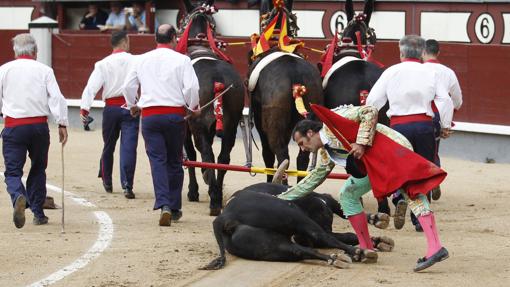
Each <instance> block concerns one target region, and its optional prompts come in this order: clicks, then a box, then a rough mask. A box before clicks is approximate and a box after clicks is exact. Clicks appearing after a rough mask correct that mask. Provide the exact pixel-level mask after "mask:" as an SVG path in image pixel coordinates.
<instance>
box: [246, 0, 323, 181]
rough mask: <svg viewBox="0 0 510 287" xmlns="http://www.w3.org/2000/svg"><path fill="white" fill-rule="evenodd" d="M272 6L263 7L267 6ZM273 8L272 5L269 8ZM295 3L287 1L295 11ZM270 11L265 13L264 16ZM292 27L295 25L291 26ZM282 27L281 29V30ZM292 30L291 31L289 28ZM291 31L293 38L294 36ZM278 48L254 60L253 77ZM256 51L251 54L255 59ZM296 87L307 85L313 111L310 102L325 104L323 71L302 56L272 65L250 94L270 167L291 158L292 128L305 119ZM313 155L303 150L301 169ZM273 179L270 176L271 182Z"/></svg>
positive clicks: (271, 63)
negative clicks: (297, 99)
mask: <svg viewBox="0 0 510 287" xmlns="http://www.w3.org/2000/svg"><path fill="white" fill-rule="evenodd" d="M267 6H268V5H263V7H267ZM269 6H270V7H269V8H272V7H271V6H272V5H269ZM291 8H292V1H287V3H286V9H287V10H288V11H291ZM268 12H270V11H269V10H262V11H261V15H262V14H266V13H268ZM288 27H291V25H288ZM277 28H278V27H277ZM289 30H290V29H289ZM291 32H292V31H291ZM291 32H289V33H288V34H289V35H292V34H291ZM277 52H279V51H278V49H276V48H274V49H271V50H269V51H267V52H265V53H263V54H261V55H259V56H258V57H257V58H256V59H255V60H254V61H251V60H250V68H249V75H248V77H250V76H251V75H252V73H253V71H254V70H255V68H256V67H257V65H258V64H259V63H260V62H261V61H262V60H263V59H264V58H265V57H271V55H272V54H273V53H277ZM251 55H252V52H250V59H251ZM294 85H304V86H305V87H306V89H307V93H306V94H305V95H304V96H303V100H304V103H305V106H306V108H307V110H308V111H310V106H309V104H310V103H316V104H322V101H323V100H322V87H321V79H320V74H319V71H318V70H317V68H316V67H314V66H313V65H311V64H310V63H308V62H307V61H306V60H304V59H303V58H300V57H294V56H291V55H285V56H282V57H279V58H277V59H275V60H274V61H272V62H270V63H269V64H268V65H267V66H266V67H265V68H264V69H263V70H262V71H261V72H260V75H259V77H258V81H257V83H256V86H255V87H254V89H253V90H251V91H250V96H251V110H252V112H253V116H254V122H255V126H256V128H257V131H258V133H259V135H260V140H261V144H262V156H263V158H264V163H265V165H266V167H273V166H274V164H275V156H276V159H277V160H278V165H280V164H281V163H282V162H283V161H284V160H285V159H289V150H288V144H289V141H290V138H291V133H292V129H293V128H294V126H295V125H296V123H297V122H298V121H299V120H301V119H303V116H301V115H300V114H299V113H298V111H297V110H296V107H295V104H294V99H293V93H292V89H293V86H294ZM308 162H309V153H308V152H303V151H299V154H298V156H297V167H298V169H300V170H304V169H306V167H307V165H308ZM271 178H272V176H268V181H271Z"/></svg>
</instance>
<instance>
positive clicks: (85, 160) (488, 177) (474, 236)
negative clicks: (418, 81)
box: [0, 129, 510, 287]
mask: <svg viewBox="0 0 510 287" xmlns="http://www.w3.org/2000/svg"><path fill="white" fill-rule="evenodd" d="M57 138H58V137H57V134H56V132H55V129H53V130H52V146H51V148H50V155H49V166H48V170H47V174H48V183H49V184H53V185H56V186H59V185H60V182H61V175H60V174H61V173H60V169H61V165H60V145H58V144H57ZM101 147H102V140H101V133H100V130H96V131H93V132H84V131H80V130H71V131H70V140H69V143H68V145H67V146H66V149H65V157H66V161H65V167H66V168H65V172H66V178H65V180H66V186H65V189H66V190H67V191H70V192H72V193H74V194H75V195H76V196H79V197H82V198H84V199H86V200H88V201H90V202H91V203H92V204H94V205H95V207H94V206H92V207H91V206H83V205H79V204H77V203H76V202H74V201H73V200H71V199H70V198H67V199H66V233H65V234H61V233H60V231H61V226H60V214H61V210H60V209H57V210H50V211H47V215H48V216H49V218H50V223H49V224H48V225H46V226H34V225H32V214H31V212H30V211H27V224H26V225H25V227H24V228H23V229H20V230H18V229H16V228H15V227H14V225H13V223H12V208H11V204H10V199H9V196H8V194H7V193H6V192H5V185H4V184H0V190H2V196H1V197H0V218H1V220H0V238H1V240H0V254H1V257H0V258H1V260H2V262H3V266H2V267H1V268H0V286H26V285H29V284H31V283H33V282H36V281H39V280H41V279H43V278H45V277H47V276H48V275H50V274H52V273H54V272H56V271H58V270H61V269H62V268H64V267H65V266H67V265H69V264H71V263H73V262H74V261H75V260H77V259H78V258H79V257H80V256H82V255H83V254H85V253H87V251H88V250H89V248H91V247H92V246H93V245H94V244H95V243H96V239H97V238H98V232H99V230H100V225H99V224H98V219H97V218H96V216H95V213H94V212H97V211H104V212H106V213H107V214H108V215H109V217H110V218H111V220H112V221H113V229H114V232H113V240H112V241H111V244H110V245H109V246H108V247H107V248H106V250H105V251H104V252H102V253H97V254H95V255H94V256H97V257H96V258H95V259H93V260H91V261H90V262H89V263H88V264H87V265H85V266H84V267H83V268H81V269H79V270H77V271H76V272H74V273H72V274H70V275H68V276H65V277H64V278H63V279H62V280H60V281H58V282H56V283H55V284H53V286H75V287H78V286H95V287H99V286H101V287H106V286H172V287H173V286H357V287H362V286H406V287H412V286H427V287H431V286H462V287H467V286H484V287H488V286H510V263H509V258H510V231H509V230H510V211H509V208H508V202H509V201H510V187H509V185H508V183H509V182H510V181H509V179H508V176H509V174H510V165H503V164H483V163H473V162H466V161H460V160H455V159H448V158H444V159H443V163H444V167H445V169H446V170H447V171H448V172H449V176H448V178H447V180H446V182H445V183H444V184H443V186H442V187H443V196H442V198H441V199H440V200H439V201H438V202H434V203H433V209H434V210H435V211H436V216H437V220H438V227H439V229H440V235H441V237H442V238H441V239H442V242H443V243H444V245H445V246H446V247H447V248H448V249H449V251H450V258H449V259H448V260H447V261H445V262H442V263H440V264H437V265H436V266H434V267H432V268H430V269H429V270H427V271H426V272H423V273H420V274H416V273H413V272H412V267H413V266H414V263H415V262H416V259H417V258H418V257H421V256H423V255H424V252H425V248H426V244H425V238H424V237H423V236H422V234H419V233H416V232H415V231H414V229H413V226H412V225H411V224H410V223H409V222H407V224H406V226H405V227H404V228H403V229H402V230H400V231H396V230H394V229H393V227H392V226H390V227H389V228H388V229H387V230H384V231H381V230H377V229H373V228H372V229H371V232H372V234H373V235H378V234H384V235H388V236H391V237H392V238H393V239H395V241H396V248H395V250H394V252H391V253H381V254H380V255H379V262H378V263H377V264H375V265H366V264H353V265H352V266H351V268H350V269H346V270H339V269H334V268H332V267H329V266H326V265H325V264H323V263H321V262H312V261H309V262H303V263H269V262H255V261H247V260H244V259H240V258H236V257H234V256H229V257H228V261H227V266H226V268H225V269H223V270H220V271H200V270H198V268H199V267H200V266H203V265H205V264H206V263H208V262H209V261H210V260H212V259H213V258H214V257H215V256H216V255H217V253H218V249H217V245H216V242H215V240H214V236H213V233H212V228H211V222H212V220H213V218H212V217H210V216H208V197H207V188H206V186H205V184H204V183H203V181H201V180H200V182H199V184H200V193H201V196H200V199H201V202H200V203H188V202H187V201H186V200H184V201H183V205H184V207H183V212H184V216H183V218H182V220H181V221H180V222H177V223H175V222H174V223H172V224H173V225H172V227H170V228H162V227H159V226H158V224H157V223H158V218H159V212H158V211H153V210H152V206H153V203H154V199H153V198H154V195H153V189H152V180H151V177H150V171H149V163H148V160H147V156H146V154H145V151H144V148H143V147H144V145H143V141H142V138H141V137H140V144H139V148H138V166H137V172H136V178H135V189H134V191H135V193H136V199H135V200H127V199H125V198H124V197H123V196H122V193H121V192H122V191H121V189H120V187H119V185H120V184H119V179H118V178H119V173H118V161H117V162H116V166H115V168H114V193H113V194H106V193H105V192H104V191H103V188H102V185H101V181H100V180H99V179H98V178H97V177H96V176H97V166H98V162H99V156H100V151H101ZM218 147H219V145H218V143H216V144H215V148H216V150H217V148H218ZM291 154H293V156H294V155H295V154H296V147H295V146H293V147H292V152H291ZM254 157H255V160H254V162H255V164H257V165H262V160H261V155H260V153H259V152H257V151H255V154H254ZM116 159H118V158H116ZM244 161H245V159H244V151H243V147H242V142H241V141H238V143H237V144H236V146H235V148H234V151H233V154H232V163H233V164H243V163H244ZM0 165H1V167H0V170H4V168H3V161H2V163H1V164H0ZM27 167H29V165H28V164H27ZM26 171H28V169H26ZM337 171H338V172H343V170H337ZM25 174H27V173H25ZM264 180H265V177H264V176H262V175H257V176H256V177H250V176H249V175H248V174H241V173H233V172H232V173H228V174H227V177H226V180H225V194H226V196H228V195H229V194H231V193H233V192H234V191H236V190H237V189H240V188H242V187H245V186H247V185H249V184H253V183H257V182H261V181H264ZM292 182H294V181H293V180H292ZM185 186H187V176H186V178H185ZM340 186H341V182H340V181H335V180H328V181H327V182H326V183H325V184H323V185H322V186H321V187H319V189H318V190H317V191H319V192H329V193H332V194H334V195H335V196H336V194H337V192H338V190H339V188H340ZM186 192H187V190H184V191H183V198H184V199H186V195H185V194H186ZM49 195H52V196H54V197H55V199H56V202H57V203H58V204H59V205H60V195H59V194H58V193H56V192H54V191H49ZM365 204H366V207H367V209H368V210H369V211H374V210H375V209H376V202H375V200H374V199H370V198H369V197H367V198H365ZM101 226H102V225H101ZM334 228H335V229H336V230H339V231H350V228H349V226H348V222H347V221H345V220H342V219H340V218H337V219H336V220H335V225H334ZM104 242H105V241H104V240H103V243H104ZM89 255H90V254H89ZM87 256H88V255H87ZM87 262H88V261H87ZM82 263H83V262H82Z"/></svg>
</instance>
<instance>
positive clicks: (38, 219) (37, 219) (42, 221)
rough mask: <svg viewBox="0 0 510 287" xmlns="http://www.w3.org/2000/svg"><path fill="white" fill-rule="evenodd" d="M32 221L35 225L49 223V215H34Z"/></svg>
mask: <svg viewBox="0 0 510 287" xmlns="http://www.w3.org/2000/svg"><path fill="white" fill-rule="evenodd" d="M32 222H33V223H34V225H43V224H48V216H43V217H36V216H34V220H33V221H32Z"/></svg>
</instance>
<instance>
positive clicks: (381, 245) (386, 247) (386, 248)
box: [372, 236, 395, 252]
mask: <svg viewBox="0 0 510 287" xmlns="http://www.w3.org/2000/svg"><path fill="white" fill-rule="evenodd" d="M372 241H373V243H374V246H375V248H377V249H378V250H379V251H382V252H391V251H393V248H395V241H393V239H391V238H389V237H388V236H378V237H372Z"/></svg>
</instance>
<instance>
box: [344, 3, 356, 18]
mask: <svg viewBox="0 0 510 287" xmlns="http://www.w3.org/2000/svg"><path fill="white" fill-rule="evenodd" d="M345 14H346V15H347V22H350V21H351V20H352V18H354V7H353V5H352V0H346V1H345Z"/></svg>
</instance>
